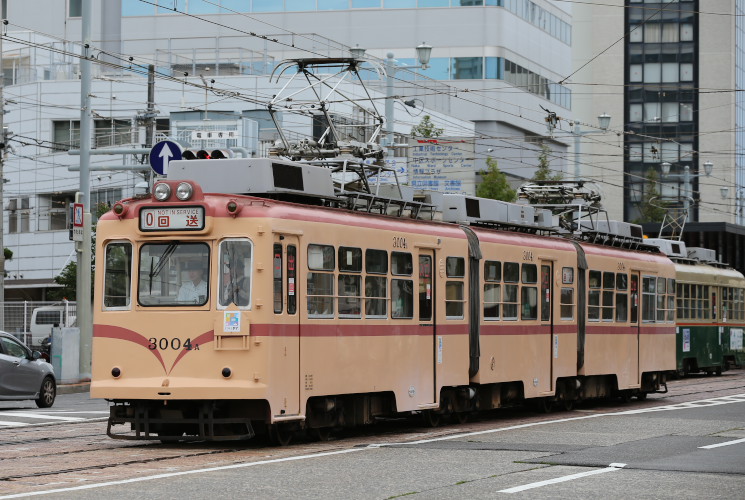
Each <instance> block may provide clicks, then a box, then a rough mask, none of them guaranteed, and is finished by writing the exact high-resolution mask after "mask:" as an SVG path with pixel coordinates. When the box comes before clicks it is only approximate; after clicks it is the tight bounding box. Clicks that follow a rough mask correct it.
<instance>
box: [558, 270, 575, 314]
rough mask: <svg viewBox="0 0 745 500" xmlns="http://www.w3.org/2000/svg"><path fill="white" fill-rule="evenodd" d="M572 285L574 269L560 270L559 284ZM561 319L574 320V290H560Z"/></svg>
mask: <svg viewBox="0 0 745 500" xmlns="http://www.w3.org/2000/svg"><path fill="white" fill-rule="evenodd" d="M573 283H574V268H573V267H563V268H561V284H562V285H571V284H573ZM560 303H561V306H560V312H559V314H561V319H574V288H566V287H564V288H562V289H561V299H560Z"/></svg>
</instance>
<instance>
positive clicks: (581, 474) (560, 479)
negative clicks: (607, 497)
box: [497, 463, 626, 493]
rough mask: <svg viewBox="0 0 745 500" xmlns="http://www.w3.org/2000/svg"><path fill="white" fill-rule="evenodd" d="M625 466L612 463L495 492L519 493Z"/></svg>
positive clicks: (613, 470) (612, 470)
mask: <svg viewBox="0 0 745 500" xmlns="http://www.w3.org/2000/svg"><path fill="white" fill-rule="evenodd" d="M625 466H626V464H617V463H613V464H610V465H609V466H608V467H606V468H604V469H598V470H591V471H588V472H578V473H577V474H570V475H568V476H562V477H557V478H554V479H546V480H545V481H538V482H536V483H530V484H524V485H522V486H515V487H514V488H507V489H506V490H499V491H498V492H497V493H519V492H521V491H525V490H532V489H533V488H540V487H541V486H547V485H549V484H556V483H564V482H566V481H572V480H574V479H579V478H581V477H587V476H594V475H596V474H604V473H606V472H615V471H617V470H621V469H622V468H623V467H625Z"/></svg>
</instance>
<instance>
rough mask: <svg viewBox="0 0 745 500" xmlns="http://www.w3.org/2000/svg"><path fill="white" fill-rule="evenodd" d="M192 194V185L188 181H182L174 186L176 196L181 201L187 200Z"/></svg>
mask: <svg viewBox="0 0 745 500" xmlns="http://www.w3.org/2000/svg"><path fill="white" fill-rule="evenodd" d="M192 194H194V187H193V186H192V185H191V184H189V183H188V182H182V183H181V184H179V185H178V187H176V198H178V199H179V200H181V201H186V200H188V199H189V198H191V195H192Z"/></svg>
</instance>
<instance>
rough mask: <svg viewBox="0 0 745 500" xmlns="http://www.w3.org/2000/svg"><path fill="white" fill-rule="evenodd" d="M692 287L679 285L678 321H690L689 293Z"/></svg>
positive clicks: (677, 296)
mask: <svg viewBox="0 0 745 500" xmlns="http://www.w3.org/2000/svg"><path fill="white" fill-rule="evenodd" d="M689 291H690V287H689V285H687V284H684V283H680V282H679V283H678V286H677V293H676V305H677V306H678V319H688V314H687V313H688V301H689V300H690V299H689V296H688V293H689Z"/></svg>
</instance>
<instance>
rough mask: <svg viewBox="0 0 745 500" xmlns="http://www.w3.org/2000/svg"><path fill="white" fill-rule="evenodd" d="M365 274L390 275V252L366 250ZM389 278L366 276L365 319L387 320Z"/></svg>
mask: <svg viewBox="0 0 745 500" xmlns="http://www.w3.org/2000/svg"><path fill="white" fill-rule="evenodd" d="M365 272H366V273H367V274H368V275H369V274H388V252H386V251H385V250H374V249H368V250H365ZM387 291H388V278H387V277H386V276H365V317H366V318H378V319H385V318H387V317H388V314H387V312H386V309H387V299H388V294H387Z"/></svg>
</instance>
